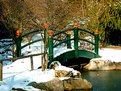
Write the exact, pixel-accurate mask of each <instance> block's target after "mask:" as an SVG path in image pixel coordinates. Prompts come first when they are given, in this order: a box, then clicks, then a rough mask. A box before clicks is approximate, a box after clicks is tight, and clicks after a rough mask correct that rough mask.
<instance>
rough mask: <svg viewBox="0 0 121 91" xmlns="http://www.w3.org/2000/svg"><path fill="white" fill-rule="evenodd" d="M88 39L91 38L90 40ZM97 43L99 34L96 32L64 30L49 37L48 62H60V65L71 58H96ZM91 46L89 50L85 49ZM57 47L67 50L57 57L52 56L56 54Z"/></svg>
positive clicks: (75, 29)
mask: <svg viewBox="0 0 121 91" xmlns="http://www.w3.org/2000/svg"><path fill="white" fill-rule="evenodd" d="M88 37H92V38H91V40H90V39H88ZM98 42H99V34H98V33H97V30H96V32H95V33H91V32H89V31H88V30H85V29H80V28H78V27H75V28H72V29H66V30H64V31H61V32H58V33H55V34H53V35H52V36H49V61H50V63H51V62H52V61H54V60H55V61H60V62H62V63H64V62H66V61H67V60H68V59H71V58H75V59H77V58H79V57H83V58H88V59H92V58H96V57H99V55H98ZM90 45H91V46H93V47H92V48H91V50H87V49H88V48H87V49H86V48H85V47H88V46H90ZM58 46H63V47H66V48H67V50H68V49H69V50H70V51H66V52H64V53H62V54H60V55H59V56H56V57H55V56H54V55H55V54H56V52H57V51H56V52H55V49H56V48H57V47H58Z"/></svg>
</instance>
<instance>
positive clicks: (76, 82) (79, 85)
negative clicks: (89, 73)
mask: <svg viewBox="0 0 121 91" xmlns="http://www.w3.org/2000/svg"><path fill="white" fill-rule="evenodd" d="M63 84H64V90H67V91H73V90H90V89H92V84H91V83H90V82H88V81H87V80H86V79H80V78H78V79H75V78H70V79H66V80H63Z"/></svg>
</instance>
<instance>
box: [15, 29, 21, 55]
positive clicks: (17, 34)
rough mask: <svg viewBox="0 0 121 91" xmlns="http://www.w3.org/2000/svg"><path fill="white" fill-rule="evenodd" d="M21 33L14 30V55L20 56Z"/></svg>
mask: <svg viewBox="0 0 121 91" xmlns="http://www.w3.org/2000/svg"><path fill="white" fill-rule="evenodd" d="M21 40H22V38H21V34H20V31H19V30H16V56H17V57H20V56H21Z"/></svg>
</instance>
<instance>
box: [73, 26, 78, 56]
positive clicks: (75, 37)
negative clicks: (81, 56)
mask: <svg viewBox="0 0 121 91" xmlns="http://www.w3.org/2000/svg"><path fill="white" fill-rule="evenodd" d="M74 49H75V57H76V58H78V28H74Z"/></svg>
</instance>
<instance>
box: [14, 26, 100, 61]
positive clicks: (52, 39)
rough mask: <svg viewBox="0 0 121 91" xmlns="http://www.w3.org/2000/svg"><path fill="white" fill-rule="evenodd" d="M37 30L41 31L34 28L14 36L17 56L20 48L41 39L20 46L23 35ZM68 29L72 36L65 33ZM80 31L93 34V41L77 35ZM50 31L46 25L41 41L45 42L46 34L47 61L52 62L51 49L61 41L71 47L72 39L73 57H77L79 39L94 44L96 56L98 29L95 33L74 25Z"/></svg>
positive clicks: (19, 53) (19, 54)
mask: <svg viewBox="0 0 121 91" xmlns="http://www.w3.org/2000/svg"><path fill="white" fill-rule="evenodd" d="M39 31H41V30H35V31H32V32H29V33H26V34H24V35H20V36H16V55H17V57H21V49H22V48H24V47H26V46H28V45H31V44H33V43H35V42H38V41H41V40H42V39H39V40H35V41H32V42H29V43H27V44H25V45H23V46H21V41H22V39H23V37H26V36H29V35H30V34H33V33H37V32H39ZM68 31H69V32H71V33H72V34H73V38H71V36H72V35H71V33H67V32H68ZM80 31H83V32H85V33H87V34H90V35H91V36H93V37H94V40H95V42H91V41H88V40H86V39H83V38H80V37H79V32H80ZM48 33H50V34H48ZM52 33H53V32H52V30H51V31H50V32H49V29H48V27H46V28H45V30H44V37H43V41H44V43H45V41H46V39H47V38H46V36H47V34H48V36H47V37H48V42H49V43H48V48H49V50H48V52H49V61H50V62H52V61H53V59H54V54H53V53H54V52H53V49H54V48H55V47H57V46H59V45H61V44H63V43H65V44H66V46H67V48H72V46H71V41H74V49H75V57H76V58H78V57H79V53H78V52H79V48H78V47H79V45H78V42H79V40H81V41H85V42H87V43H89V44H92V45H93V46H94V52H95V54H96V57H98V46H99V34H98V31H96V32H95V33H91V32H89V31H88V30H85V29H80V28H78V26H75V27H74V28H72V29H67V30H64V31H60V32H58V33H55V34H54V33H53V34H52ZM61 34H62V35H64V36H65V38H63V37H62V36H60V35H61ZM58 36H59V37H58ZM56 42H57V43H56ZM85 55H86V54H85Z"/></svg>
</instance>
